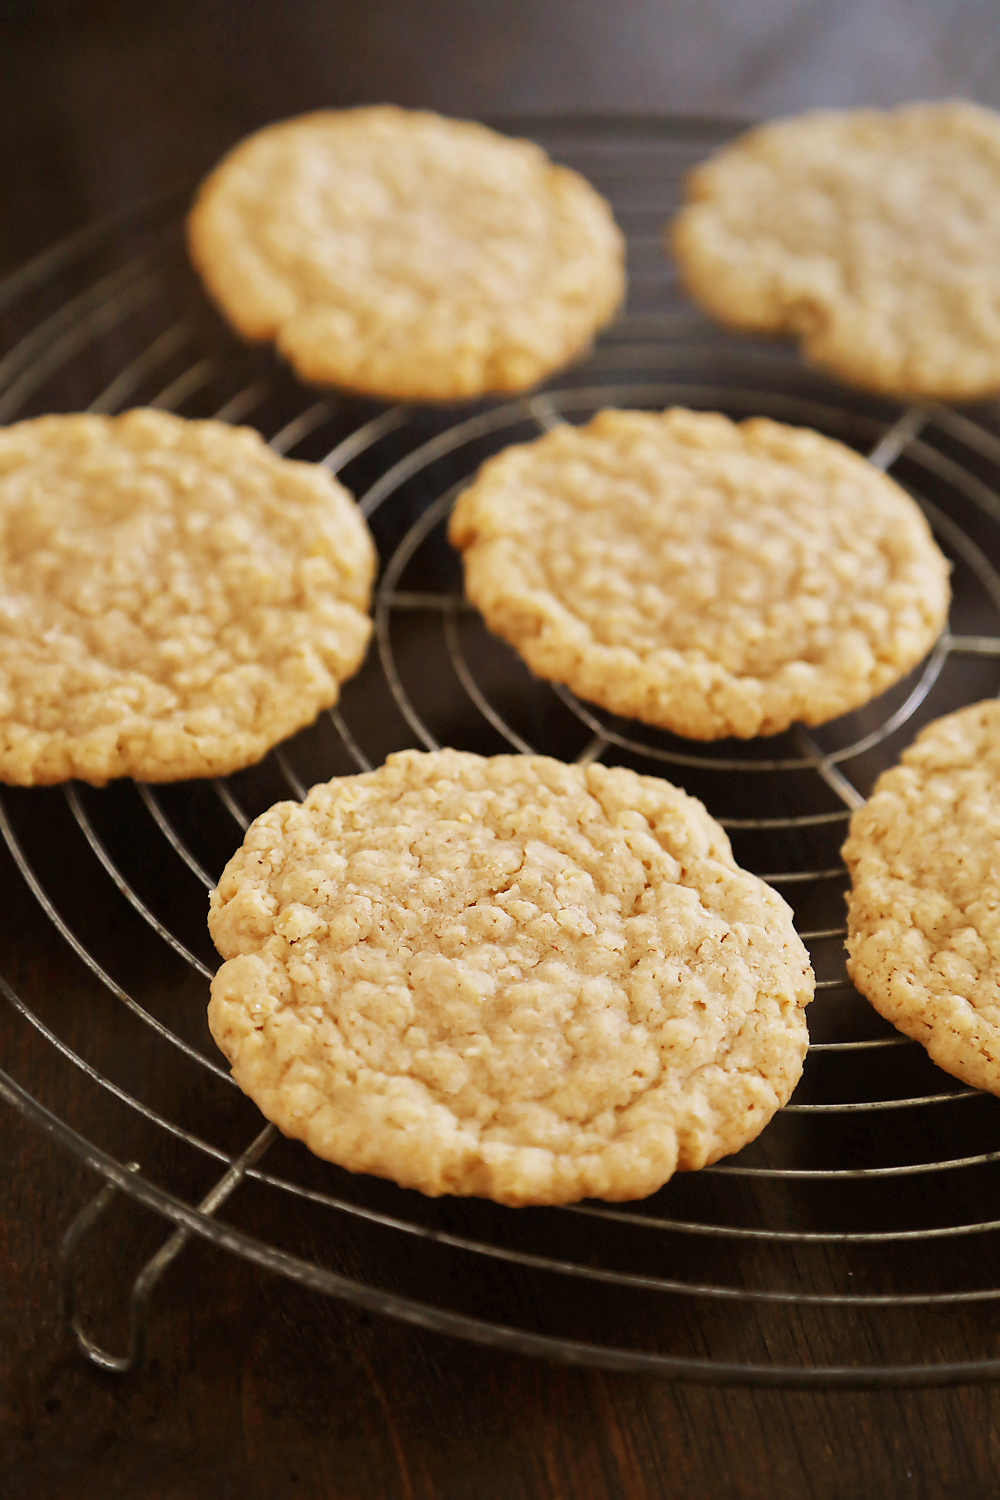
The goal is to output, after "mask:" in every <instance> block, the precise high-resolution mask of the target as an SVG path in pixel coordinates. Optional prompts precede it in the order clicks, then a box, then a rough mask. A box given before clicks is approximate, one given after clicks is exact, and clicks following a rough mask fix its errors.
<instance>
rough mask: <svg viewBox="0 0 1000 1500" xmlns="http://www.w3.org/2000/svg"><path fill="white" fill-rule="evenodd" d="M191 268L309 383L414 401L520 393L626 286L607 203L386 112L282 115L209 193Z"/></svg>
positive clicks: (428, 118)
mask: <svg viewBox="0 0 1000 1500" xmlns="http://www.w3.org/2000/svg"><path fill="white" fill-rule="evenodd" d="M188 235H189V244H190V250H191V257H192V259H193V261H194V263H195V266H196V267H197V269H198V270H199V272H200V273H201V275H202V277H203V279H204V281H205V285H206V286H207V288H208V290H209V292H210V293H211V295H212V297H213V298H214V299H215V301H216V302H217V303H218V305H219V306H220V308H221V309H222V311H223V312H224V313H225V315H226V317H227V318H229V320H230V321H231V322H232V323H233V324H234V326H235V327H236V328H237V329H238V331H239V332H240V333H241V334H243V336H244V337H246V338H249V339H274V341H275V342H276V344H277V346H278V348H279V350H280V351H281V353H282V354H284V355H285V357H286V358H287V359H288V360H289V361H290V363H291V364H292V366H293V367H294V369H295V370H296V372H297V373H298V374H299V375H300V376H301V377H302V378H303V379H305V380H310V381H315V382H317V383H319V384H331V385H343V386H348V387H350V388H351V389H353V390H358V391H363V392H365V393H366V394H369V395H374V396H381V397H385V398H393V399H401V400H409V399H412V400H418V401H420V400H426V401H449V400H457V399H460V398H463V397H469V396H478V395H482V394H483V393H484V392H488V391H520V390H525V389H526V388H528V387H529V386H531V385H533V384H534V383H535V382H536V381H538V380H540V379H541V377H542V376H543V375H546V374H548V373H549V372H550V371H551V370H554V369H556V368H558V367H559V366H560V365H562V364H565V363H566V361H567V360H569V359H571V358H572V357H573V356H574V355H575V354H577V353H579V352H580V350H581V349H583V348H584V347H585V346H586V345H587V344H588V343H589V341H590V338H591V336H592V334H593V333H594V332H595V330H596V329H597V328H599V327H600V326H601V324H602V323H604V322H606V320H607V319H608V318H609V317H610V316H611V314H612V313H613V312H614V310H615V308H616V307H617V306H618V304H619V302H620V301H621V299H622V296H623V294H624V289H625V278H624V270H623V263H624V249H623V243H622V238H621V235H620V233H619V231H618V229H617V227H616V225H615V222H614V219H613V217H612V214H611V210H610V208H609V207H608V205H607V203H606V202H605V201H604V199H603V198H601V197H600V196H599V195H598V193H597V192H595V190H594V189H593V188H592V187H591V186H590V185H589V183H587V182H586V181H585V180H584V178H583V177H581V176H580V175H579V174H578V173H577V172H573V171H571V170H569V169H568V168H566V167H558V166H554V165H553V164H552V163H551V162H550V161H549V159H548V157H547V156H546V155H545V153H544V152H543V151H542V150H541V148H540V147H539V146H536V145H533V144H531V143H530V142H528V141H521V140H511V139H509V138H508V137H506V136H502V135H498V134H497V133H496V132H495V131H492V130H488V129H487V128H486V127H485V126H482V125H477V124H472V123H469V122H464V121H457V120H446V119H442V118H441V117H440V116H439V115H433V114H429V113H426V112H416V111H407V110H402V109H395V108H391V107H389V106H376V107H374V108H371V109H355V110H340V111H337V110H327V111H321V112H319V113H317V114H312V115H305V116H303V117H301V118H300V119H296V120H286V121H284V122H283V123H281V124H279V125H272V126H269V127H268V128H267V129H265V130H261V131H259V132H258V133H257V134H256V135H254V136H251V137H250V139H249V140H247V141H244V142H243V143H242V144H241V145H239V146H237V147H236V148H235V150H233V151H232V152H230V154H229V155H228V156H227V157H226V158H225V160H224V161H223V162H222V163H221V165H220V166H219V167H217V168H216V170H215V171H214V172H213V173H212V175H211V177H209V179H208V181H207V182H206V183H205V184H204V185H203V186H202V188H201V191H200V193H199V195H198V199H197V202H196V204H195V207H194V209H193V211H192V214H191V218H190V221H189V229H188Z"/></svg>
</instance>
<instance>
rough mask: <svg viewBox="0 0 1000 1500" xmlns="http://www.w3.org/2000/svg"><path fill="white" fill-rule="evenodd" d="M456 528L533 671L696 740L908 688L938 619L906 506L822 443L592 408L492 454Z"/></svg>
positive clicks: (923, 549)
mask: <svg viewBox="0 0 1000 1500" xmlns="http://www.w3.org/2000/svg"><path fill="white" fill-rule="evenodd" d="M448 534H449V538H450V540H451V541H452V542H453V544H454V545H455V546H456V547H459V548H460V549H461V550H462V553H463V562H464V565H465V587H466V592H467V594H468V596H469V598H470V599H471V600H472V602H473V603H474V604H476V605H477V606H478V608H479V609H480V610H481V611H482V613H483V616H484V618H485V620H486V623H487V624H488V625H489V627H490V629H491V630H494V631H496V633H497V634H498V635H501V636H503V637H504V639H505V640H507V641H509V642H510V643H511V645H513V646H515V647H516V648H517V650H518V651H519V652H520V654H521V656H523V658H524V660H525V661H526V662H527V663H528V666H529V667H531V669H532V671H533V672H535V673H537V674H538V676H540V677H545V678H550V679H551V680H553V681H555V682H562V683H565V684H567V686H569V687H570V688H572V690H573V691H574V692H575V693H578V694H579V695H580V697H582V698H586V699H588V700H589V701H590V702H593V703H599V704H601V705H602V706H603V707H604V708H607V709H610V710H611V711H612V712H613V713H617V714H623V715H627V716H630V717H633V718H636V719H641V720H643V721H644V722H645V723H647V724H655V725H658V726H660V727H662V728H665V729H671V730H673V731H674V732H675V733H676V734H683V735H689V736H691V737H692V738H693V739H715V738H718V737H720V736H725V735H738V736H741V737H748V736H751V735H758V734H774V733H776V732H777V731H778V730H781V729H786V728H787V727H788V726H789V725H790V724H791V723H793V722H794V721H795V720H801V721H802V722H804V723H806V724H820V723H823V722H824V720H827V719H832V718H834V717H835V716H836V715H837V714H842V713H845V712H846V711H847V710H848V709H851V708H856V707H857V706H858V705H860V704H862V703H865V702H867V701H868V700H869V699H870V698H873V697H874V696H875V695H876V694H877V693H880V692H882V691H883V689H885V688H887V687H889V686H890V684H892V683H893V682H896V681H897V680H898V679H899V678H900V677H902V676H904V674H905V673H906V672H908V671H909V670H910V668H911V667H913V666H914V665H915V664H916V663H917V662H918V661H919V660H920V659H921V657H922V656H923V655H924V654H925V653H926V652H927V651H928V650H929V649H930V647H931V646H932V644H933V643H934V641H935V639H936V638H937V636H938V635H939V633H940V631H941V630H942V628H943V627H944V624H945V621H946V619H947V611H948V599H949V589H948V564H947V562H946V561H945V559H944V557H943V556H942V555H941V553H940V552H939V551H938V549H937V547H936V546H935V544H934V541H933V539H932V537H931V533H930V529H929V527H928V526H927V523H926V521H925V520H924V518H923V516H922V515H921V513H920V511H919V509H918V508H917V506H916V504H915V503H914V502H913V501H912V500H911V499H910V498H909V496H908V495H906V494H905V493H904V492H903V491H902V490H901V489H900V488H899V486H898V485H896V484H895V483H893V481H892V480H891V479H888V478H887V477H886V476H885V475H884V474H882V473H880V472H879V471H877V470H876V469H874V468H873V467H872V466H871V465H870V464H868V463H867V462H866V461H865V460H864V459H863V458H861V457H859V456H858V454H856V453H854V452H853V451H852V450H851V449H849V448H845V447H844V446H843V445H842V444H840V443H836V442H834V441H832V440H831V439H830V438H825V437H821V436H820V435H819V433H816V432H810V431H807V430H805V429H802V428H795V427H786V426H784V425H781V424H779V423H777V422H770V421H766V420H763V419H755V420H752V421H747V422H742V423H740V424H738V425H737V424H734V423H733V422H730V421H729V420H728V418H726V417H723V416H718V415H716V414H714V413H709V412H691V411H683V410H673V411H667V412H664V413H662V414H653V413H647V412H636V411H605V412H601V413H600V414H599V415H598V416H596V417H595V418H594V419H593V421H591V422H589V423H588V424H587V426H585V427H580V428H577V427H570V426H568V425H563V426H560V427H558V428H557V429H555V430H554V431H552V432H549V433H547V434H546V436H545V437H543V438H540V439H539V440H538V441H536V442H534V443H529V444H526V445H523V446H519V447H513V448H508V449H507V450H506V451H505V452H503V453H501V454H499V455H498V456H497V457H496V458H492V459H489V460H488V461H487V462H486V463H485V464H484V465H483V467H482V469H481V470H480V471H479V474H478V476H477V477H476V479H475V481H474V483H473V484H472V485H471V487H470V488H469V489H467V490H466V491H465V492H464V493H463V494H462V495H460V496H459V499H458V501H457V503H456V506H455V509H454V512H453V514H452V518H451V522H450V527H449V533H448Z"/></svg>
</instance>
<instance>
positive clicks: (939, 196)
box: [668, 100, 1000, 401]
mask: <svg viewBox="0 0 1000 1500" xmlns="http://www.w3.org/2000/svg"><path fill="white" fill-rule="evenodd" d="M687 198H688V202H687V205H686V207H684V208H683V209H682V210H681V212H680V213H679V214H678V216H677V217H676V219H675V220H674V222H673V224H672V225H671V226H669V228H668V242H669V248H670V249H672V251H673V253H674V255H675V256H676V258H677V261H678V262H679V265H680V269H681V274H682V279H683V281H684V283H685V285H686V287H687V289H688V291H689V292H690V293H691V295H692V296H693V297H694V298H695V299H696V300H697V301H698V302H700V303H701V304H702V306H703V307H705V308H706V309H707V311H708V312H710V313H711V314H713V316H715V317H717V318H719V319H720V320H721V321H722V322H724V323H729V324H732V325H734V326H735V327H738V328H746V329H754V330H757V331H759V332H762V333H786V332H787V333H791V334H793V335H795V336H796V337H797V338H798V339H799V340H800V342H801V345H802V349H803V352H804V353H805V355H806V358H807V359H809V360H810V361H812V363H814V364H816V365H819V366H821V367H822V368H824V369H826V370H829V371H831V372H832V373H833V374H834V375H837V376H839V377H840V378H841V379H842V380H844V381H846V382H848V383H850V384H852V385H857V386H860V387H862V388H864V389H867V390H875V391H881V392H886V393H888V394H890V395H896V396H901V397H904V398H907V397H914V398H934V397H936V398H938V399H941V400H959V401H962V400H972V399H974V398H976V397H980V396H986V395H992V394H994V393H996V392H997V391H1000V114H997V113H996V112H995V111H993V110H990V109H984V108H982V107H980V106H979V105H975V104H967V103H963V102H960V101H957V100H953V101H950V102H946V103H938V104H911V105H906V106H904V107H903V108H901V109H895V110H890V111H887V112H884V113H883V112H879V111H877V110H853V111H850V110H849V111H819V112H816V113H813V114H806V115H801V116H798V117H795V118H791V119H786V120H777V121H775V122H773V123H771V124H767V125H762V126H760V127H759V128H758V129H756V130H751V131H749V132H748V133H747V134H746V135H744V136H741V137H740V138H739V139H738V140H736V141H735V142H733V144H732V145H730V146H727V147H725V148H723V150H721V151H720V152H719V153H718V154H717V155H716V156H714V157H712V158H711V159H710V160H708V161H707V162H706V163H705V164H704V165H702V166H700V167H697V168H696V169H695V171H694V172H693V173H692V174H691V176H690V177H689V179H688V183H687Z"/></svg>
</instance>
